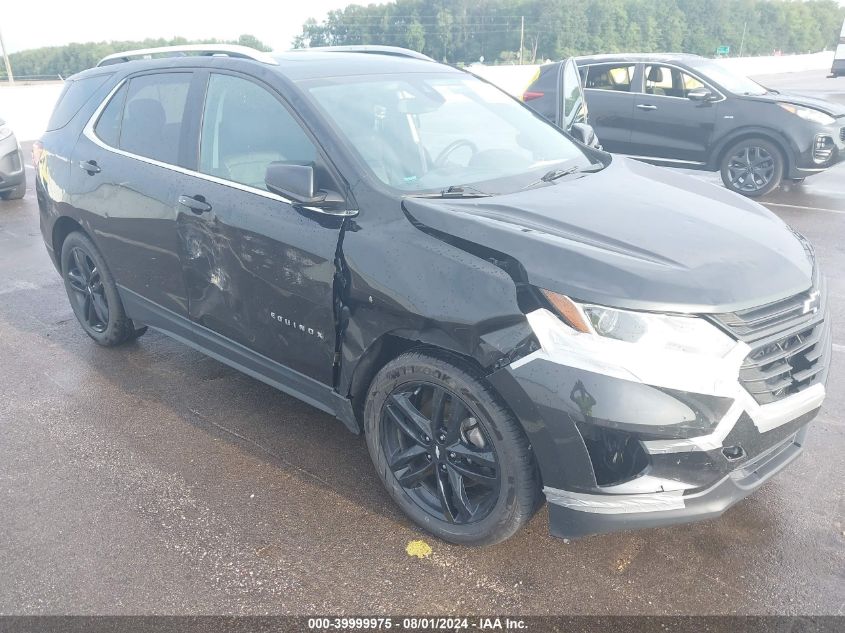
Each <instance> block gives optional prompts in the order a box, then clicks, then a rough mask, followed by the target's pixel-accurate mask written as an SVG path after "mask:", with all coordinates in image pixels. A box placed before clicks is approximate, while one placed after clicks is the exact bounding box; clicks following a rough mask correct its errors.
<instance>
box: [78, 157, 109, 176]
mask: <svg viewBox="0 0 845 633" xmlns="http://www.w3.org/2000/svg"><path fill="white" fill-rule="evenodd" d="M79 167H80V169H83V170H85V171H87V172H88V175H89V176H93V175H94V174H99V173H100V172H101V171H103V170H102V169H100V166H99V165H98V164H97V161H95V160H81V161H79Z"/></svg>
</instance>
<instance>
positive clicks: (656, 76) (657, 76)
mask: <svg viewBox="0 0 845 633" xmlns="http://www.w3.org/2000/svg"><path fill="white" fill-rule="evenodd" d="M646 79H648V80H649V81H651V82H654V83H656V84H659V83H660V82H662V81H663V69H662V68H661V67H660V66H652V67H651V68H649V69H648V77H646Z"/></svg>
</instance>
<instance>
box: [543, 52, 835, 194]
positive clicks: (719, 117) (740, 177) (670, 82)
mask: <svg viewBox="0 0 845 633" xmlns="http://www.w3.org/2000/svg"><path fill="white" fill-rule="evenodd" d="M576 61H577V63H578V67H579V70H580V73H581V78H582V80H583V82H584V87H585V91H586V94H587V102H588V106H589V113H590V123H591V124H592V126H593V127H594V128H595V131H596V134H597V135H598V137H599V139H601V143H602V147H604V149H606V150H607V151H610V152H614V153H621V154H626V155H629V156H632V157H634V158H638V159H641V160H645V161H648V162H651V163H655V164H659V165H664V166H675V167H686V168H689V169H703V170H707V171H719V172H721V175H722V181H723V182H724V183H725V186H726V187H727V188H728V189H731V190H732V191H736V192H737V193H741V194H743V195H745V196H750V197H756V196H762V195H765V194H767V193H769V192H771V191H773V190H774V189H775V188H776V187H778V185H779V184H780V183H781V181H782V180H784V179H788V180H802V179H804V178H805V177H806V176H810V175H812V174H816V173H819V172H822V171H824V170H825V169H828V168H829V167H831V166H833V165H834V164H836V163H838V162H839V161H841V160H843V159H845V106H842V105H840V104H837V103H833V102H830V101H824V100H822V99H816V98H810V97H804V96H800V95H793V94H781V93H779V92H778V91H776V90H769V89H768V88H765V87H764V86H761V85H760V84H758V83H756V82H754V81H752V80H751V79H748V78H747V77H742V76H740V75H736V74H734V73H733V72H731V71H730V70H728V69H726V68H725V67H724V66H722V65H721V64H719V63H718V62H715V61H713V60H710V59H706V58H703V57H698V56H696V55H596V56H591V57H579V58H576ZM564 63H565V62H556V64H564ZM551 66H554V65H551ZM535 90H536V86H529V87H528V89H527V92H526V94H529V93H531V92H533V91H535ZM526 103H527V104H528V105H529V106H532V107H535V108H536V109H537V111H538V112H540V113H541V114H544V116H547V117H548V114H547V113H546V112H545V110H544V109H543V108H541V107H537V106H539V105H542V104H541V103H538V102H536V101H534V100H530V99H529V100H527V101H526ZM548 118H549V119H550V120H554V119H553V118H552V117H548Z"/></svg>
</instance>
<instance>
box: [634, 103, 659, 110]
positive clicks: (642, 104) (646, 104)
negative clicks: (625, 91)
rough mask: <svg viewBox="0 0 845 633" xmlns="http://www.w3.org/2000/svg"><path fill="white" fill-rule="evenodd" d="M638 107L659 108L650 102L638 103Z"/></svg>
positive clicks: (644, 108)
mask: <svg viewBox="0 0 845 633" xmlns="http://www.w3.org/2000/svg"><path fill="white" fill-rule="evenodd" d="M637 108H639V109H640V110H657V106H656V105H651V104H650V103H638V104H637Z"/></svg>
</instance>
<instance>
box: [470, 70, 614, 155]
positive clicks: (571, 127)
mask: <svg viewBox="0 0 845 633" xmlns="http://www.w3.org/2000/svg"><path fill="white" fill-rule="evenodd" d="M467 70H469V72H471V73H472V74H474V75H476V76H478V77H481V78H482V79H485V80H487V81H490V82H491V83H493V84H495V85H496V86H498V87H499V88H501V89H502V90H504V91H505V92H507V93H508V94H511V95H513V96H514V97H517V98H518V99H520V100H521V101H525V102H530V105H531V108H532V109H533V110H536V111H537V112H539V113H540V114H542V115H543V116H544V117H546V118H547V119H548V120H549V121H552V122H553V123H554V124H555V125H557V126H558V127H559V128H561V129H562V130H565V131H566V132H568V133H569V134H570V135H571V136H572V137H573V138H575V139H576V140H578V141H580V142H581V143H584V144H585V145H589V146H590V147H595V148H598V149H601V145H600V140H599V138H598V137H597V136H596V133H595V130H593V128H592V127H591V126H590V125H589V123H588V112H587V100H586V98H585V96H584V86H583V84H582V83H581V77H580V75H579V74H578V66H577V65H576V64H575V60H574V59H573V58H569V59H566V60H564V61H563V62H560V63H555V64H543V65H531V64H529V65H523V66H483V65H480V64H473V65H471V66H470V67H469V68H468V69H467ZM527 86H530V89H526V87H527Z"/></svg>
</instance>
